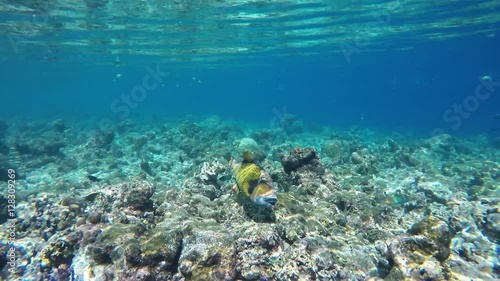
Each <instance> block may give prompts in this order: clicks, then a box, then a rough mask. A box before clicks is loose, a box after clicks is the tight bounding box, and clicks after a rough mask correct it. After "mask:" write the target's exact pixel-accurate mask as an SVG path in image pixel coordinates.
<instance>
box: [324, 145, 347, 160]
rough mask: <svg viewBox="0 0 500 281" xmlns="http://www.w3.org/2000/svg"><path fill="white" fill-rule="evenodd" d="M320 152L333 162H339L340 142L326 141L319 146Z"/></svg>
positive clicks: (340, 156)
mask: <svg viewBox="0 0 500 281" xmlns="http://www.w3.org/2000/svg"><path fill="white" fill-rule="evenodd" d="M321 152H323V154H325V155H326V156H327V157H328V158H330V159H332V160H333V161H339V160H340V159H341V158H342V153H343V151H342V142H341V141H339V140H327V141H325V142H324V143H323V145H322V146H321Z"/></svg>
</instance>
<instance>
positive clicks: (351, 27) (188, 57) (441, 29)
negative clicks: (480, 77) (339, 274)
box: [0, 0, 500, 64]
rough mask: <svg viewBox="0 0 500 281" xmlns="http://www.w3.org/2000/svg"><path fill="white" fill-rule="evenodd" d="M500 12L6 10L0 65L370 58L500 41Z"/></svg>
mask: <svg viewBox="0 0 500 281" xmlns="http://www.w3.org/2000/svg"><path fill="white" fill-rule="evenodd" d="M451 7H452V8H451ZM498 8H500V2H498V1H493V0H492V1H482V2H481V3H473V2H469V1H446V2H442V3H434V2H430V1H409V0H401V1H355V2H354V3H353V2H352V1H327V0H323V1H297V0H295V1H285V0H283V1H273V2H266V1H241V0H240V1H215V0H213V1H212V0H206V1H204V0H199V1H179V0H176V1H172V0H151V1H144V0H143V1H138V0H135V1H118V0H108V1H97V0H85V1H76V0H53V1H38V0H29V1H28V0H17V1H14V0H1V1H0V19H1V21H0V33H1V34H2V35H3V36H2V37H1V38H2V39H1V41H0V42H1V43H2V44H1V45H0V53H1V56H0V57H1V59H2V61H8V60H19V59H29V60H33V59H43V58H44V57H50V58H53V59H59V60H61V61H64V58H67V57H68V56H65V55H64V54H80V55H88V54H112V55H117V56H118V55H147V56H158V57H159V58H158V60H160V59H161V60H162V61H166V62H169V61H172V62H174V61H175V62H180V61H183V60H185V61H192V60H193V56H199V58H197V61H200V62H203V61H207V62H210V63H211V64H213V63H216V62H217V61H220V63H223V62H224V61H225V59H226V56H227V55H229V54H231V55H249V54H252V53H254V54H255V55H258V54H262V53H266V52H273V54H280V53H283V55H287V54H289V53H290V52H291V51H292V50H289V49H302V48H304V52H303V53H304V55H318V54H319V55H324V54H325V47H326V48H327V49H328V51H327V52H326V54H329V53H335V52H341V51H342V48H341V46H342V45H345V44H349V45H353V44H355V42H357V41H356V40H359V41H363V42H369V45H368V47H366V50H367V51H373V50H380V49H385V48H391V49H404V48H411V46H412V44H413V43H415V42H418V41H419V40H444V39H448V38H454V37H460V36H470V35H481V34H483V35H484V36H490V37H492V36H495V33H496V32H497V31H498V22H499V19H500V15H499V13H498V12H497V10H498ZM314 46H320V47H321V48H318V49H317V50H316V51H315V50H314V48H311V47H314ZM381 47H382V48H381ZM300 53H302V52H300ZM104 61H106V60H104ZM113 61H114V59H112V60H109V61H107V62H108V63H112V62H113Z"/></svg>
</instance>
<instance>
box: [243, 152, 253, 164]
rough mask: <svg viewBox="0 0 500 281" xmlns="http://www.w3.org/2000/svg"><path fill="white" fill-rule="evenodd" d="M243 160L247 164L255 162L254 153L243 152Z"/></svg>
mask: <svg viewBox="0 0 500 281" xmlns="http://www.w3.org/2000/svg"><path fill="white" fill-rule="evenodd" d="M243 160H245V162H249V163H251V162H253V153H251V152H249V151H245V152H243Z"/></svg>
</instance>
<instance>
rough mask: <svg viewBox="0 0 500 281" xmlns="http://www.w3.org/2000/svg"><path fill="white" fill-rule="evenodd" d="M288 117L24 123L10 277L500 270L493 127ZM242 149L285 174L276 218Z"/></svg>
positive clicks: (278, 176) (351, 276) (17, 128)
mask: <svg viewBox="0 0 500 281" xmlns="http://www.w3.org/2000/svg"><path fill="white" fill-rule="evenodd" d="M287 118H288V119H287V120H292V121H287V122H289V124H287V126H288V128H289V129H287V130H288V131H287V130H285V129H283V128H282V129H281V130H267V129H263V130H259V131H253V130H251V129H243V128H241V127H238V126H237V125H235V124H231V123H229V122H226V121H224V120H221V119H220V118H216V117H209V118H205V119H203V120H196V119H192V120H190V119H188V120H187V121H186V120H174V121H170V122H162V123H161V125H148V126H138V125H136V124H135V123H134V122H132V121H124V122H119V123H118V124H116V127H115V129H114V131H108V132H102V131H98V132H95V131H93V130H86V129H84V127H82V128H81V129H78V131H79V132H78V133H77V132H76V131H77V130H76V129H75V128H80V126H82V125H81V124H73V123H71V122H69V121H66V120H64V121H63V120H55V121H53V122H52V121H50V122H44V124H36V123H33V124H28V125H21V124H19V123H16V122H9V128H8V131H5V133H4V134H5V136H4V139H5V140H6V141H5V143H6V144H9V146H8V151H7V152H8V153H5V154H4V153H2V154H3V156H2V155H0V157H3V158H1V159H4V160H5V161H4V160H2V161H1V163H6V164H5V167H3V166H2V167H3V169H6V168H11V167H12V166H10V165H11V164H12V163H15V164H16V166H15V169H19V174H20V175H21V174H23V176H20V177H19V178H18V179H17V181H16V185H17V189H16V190H17V192H16V196H17V198H18V200H17V203H16V213H17V219H16V221H15V223H14V228H15V233H16V239H15V240H14V241H13V244H12V247H13V249H14V251H15V253H16V257H17V261H16V265H15V267H14V268H13V270H9V269H10V266H9V264H8V253H9V247H10V245H9V244H8V243H7V241H8V233H9V225H10V223H11V221H9V220H7V214H5V213H0V222H2V224H1V225H2V231H1V232H0V268H1V276H2V278H3V279H6V280H62V281H66V280H67V281H69V280H90V281H98V280H110V281H111V280H165V281H166V280H179V281H180V280H238V281H253V280H276V281H285V280H353V281H354V280H371V281H376V280H496V279H499V278H500V272H499V269H500V261H499V258H498V247H499V242H500V241H499V238H498V237H500V212H499V210H500V200H499V199H498V198H499V195H500V185H499V177H500V165H499V164H498V161H497V160H498V157H499V152H498V149H496V148H494V147H492V146H489V145H491V143H490V142H489V140H488V139H486V138H483V137H476V138H471V139H459V138H455V137H452V136H448V135H440V136H435V137H432V138H429V139H424V140H416V139H415V138H414V137H411V138H408V137H406V136H399V135H396V134H394V135H391V136H390V137H389V136H387V135H377V134H375V133H374V132H370V131H363V130H352V131H349V132H336V133H335V134H332V133H329V132H328V131H325V132H323V131H321V132H317V133H315V134H311V135H308V134H303V133H300V132H301V130H300V129H298V128H300V126H299V125H300V122H298V121H297V120H296V119H294V118H292V117H287ZM293 120H295V121H293ZM293 124H295V125H293ZM23 126H25V127H23ZM247 136H252V139H250V138H248V137H247ZM257 142H258V144H257ZM11 143H12V144H13V148H14V149H11V148H10V144H11ZM235 151H236V154H237V153H241V152H243V151H250V152H251V153H252V154H254V156H257V158H258V159H259V163H258V164H259V166H260V167H262V168H263V169H265V170H266V171H267V172H268V173H269V176H270V177H271V179H272V181H273V183H275V184H276V186H277V190H278V201H277V203H276V206H275V207H274V208H272V209H266V210H265V212H267V213H266V214H264V215H265V216H267V219H264V220H258V219H255V215H256V214H258V215H260V212H263V210H262V209H260V208H259V207H258V206H253V207H252V208H247V207H245V206H242V205H240V204H238V202H237V196H235V195H233V194H232V193H231V191H230V189H231V186H232V185H233V184H234V183H235V178H234V176H233V175H232V171H231V170H230V167H229V166H228V165H227V164H226V160H224V158H226V157H227V156H229V155H231V154H234V153H235ZM0 168H1V167H0ZM3 191H5V190H3ZM5 192H6V191H5ZM4 194H7V193H4ZM7 200H8V199H7V198H6V197H5V196H0V207H2V209H3V210H5V209H6V208H5V206H6V204H8V201H7ZM257 217H258V216H257Z"/></svg>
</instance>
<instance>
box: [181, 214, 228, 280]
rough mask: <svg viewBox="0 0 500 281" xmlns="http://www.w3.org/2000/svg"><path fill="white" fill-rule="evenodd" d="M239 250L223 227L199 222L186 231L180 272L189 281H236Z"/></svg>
mask: <svg viewBox="0 0 500 281" xmlns="http://www.w3.org/2000/svg"><path fill="white" fill-rule="evenodd" d="M235 253H236V247H235V242H234V239H233V237H232V236H231V235H230V234H229V233H228V232H226V231H225V230H224V229H223V228H222V227H221V226H220V225H218V224H215V223H212V222H200V223H194V224H192V225H190V226H189V227H188V228H187V229H185V230H184V238H183V240H182V253H181V255H180V258H179V271H180V272H181V274H182V275H183V276H184V277H185V278H187V279H188V280H193V281H195V280H200V281H204V280H228V281H229V280H234V279H235V277H236V270H235V262H236V260H235Z"/></svg>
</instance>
